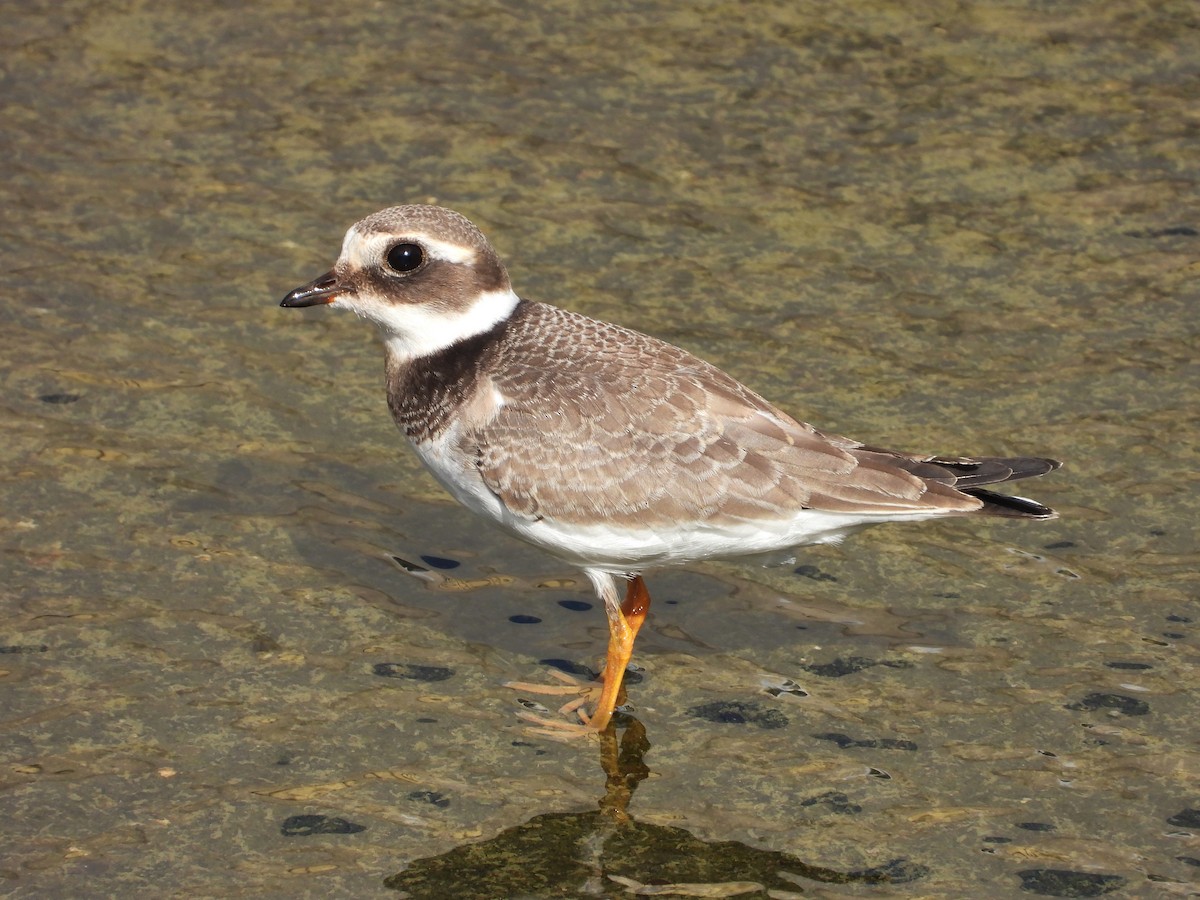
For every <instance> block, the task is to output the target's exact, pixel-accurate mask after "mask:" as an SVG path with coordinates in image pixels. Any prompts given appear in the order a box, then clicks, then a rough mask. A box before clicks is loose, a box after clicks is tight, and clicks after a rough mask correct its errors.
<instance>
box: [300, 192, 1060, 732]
mask: <svg viewBox="0 0 1200 900" xmlns="http://www.w3.org/2000/svg"><path fill="white" fill-rule="evenodd" d="M318 304H328V305H330V306H333V307H337V308H344V309H349V310H351V311H353V312H355V313H357V314H358V315H359V316H362V317H363V318H364V319H368V320H370V321H371V322H373V323H374V324H375V325H376V326H377V327H378V329H379V331H380V332H381V334H382V337H383V343H384V347H385V351H386V362H387V365H386V372H387V400H388V406H389V408H390V409H391V412H392V416H393V418H394V419H395V421H396V424H397V425H398V426H399V428H400V430H401V431H403V432H404V434H405V435H406V436H407V437H408V439H409V441H410V442H411V443H412V445H413V447H414V448H415V450H416V452H417V454H418V455H419V456H420V458H421V459H422V461H423V462H424V463H425V465H426V466H428V468H429V470H430V471H431V472H432V473H433V475H434V477H435V478H437V480H438V481H439V482H441V484H442V485H443V486H444V487H445V488H446V490H447V491H449V492H450V493H451V494H452V495H453V496H454V497H455V498H456V499H457V500H459V501H460V502H461V503H462V504H463V505H465V506H466V507H467V508H469V509H471V510H472V511H474V512H476V513H478V514H479V515H480V516H482V517H483V518H485V519H487V520H488V521H490V522H493V523H495V524H497V525H499V526H500V527H502V528H504V529H506V530H507V531H509V532H511V533H512V534H514V535H516V536H517V537H519V538H522V539H524V540H526V541H528V542H529V543H531V544H534V545H536V546H538V547H541V548H543V549H544V550H547V551H548V552H550V553H552V554H553V555H554V556H556V557H558V558H559V559H562V560H565V561H567V562H569V563H572V564H574V565H575V566H578V567H579V568H580V569H582V570H583V572H584V574H585V575H587V577H588V578H589V579H590V580H591V583H592V585H593V586H594V587H595V590H596V593H597V595H598V596H599V598H600V600H601V601H602V602H603V604H604V609H605V612H606V613H607V616H608V628H609V642H608V653H607V660H606V664H605V668H604V670H603V673H602V675H601V678H602V682H603V683H602V686H600V685H597V686H595V687H594V688H593V689H592V692H591V694H590V697H591V698H592V700H593V701H594V707H593V709H592V711H591V713H590V714H589V713H587V712H585V711H584V710H583V709H582V706H581V705H579V706H580V708H579V709H578V710H577V715H578V717H579V719H580V722H578V723H572V724H570V725H568V723H566V722H565V721H564V722H562V723H559V724H561V726H562V728H563V730H564V731H568V732H578V733H587V732H594V731H600V730H603V729H604V728H605V727H606V726H607V725H608V723H609V720H610V718H611V716H612V713H613V709H614V707H615V706H616V704H617V702H618V697H619V695H620V694H621V682H622V679H623V678H624V674H625V669H626V666H627V665H628V663H629V659H630V656H631V654H632V652H633V642H634V638H635V637H636V635H637V632H638V629H639V628H640V627H641V625H642V622H643V621H644V620H645V617H646V611H647V609H648V608H649V605H650V596H649V594H648V593H647V591H646V587H645V584H644V582H643V581H642V577H641V573H642V572H644V571H645V570H647V569H652V568H655V567H658V566H668V565H679V564H686V563H691V562H695V561H698V560H706V559H727V558H735V557H753V556H764V555H768V554H777V553H779V552H780V551H787V550H790V549H792V548H795V547H798V546H801V545H804V544H815V543H823V542H834V541H838V540H841V538H843V537H844V536H845V535H846V534H847V533H849V532H851V531H854V530H856V529H858V528H860V527H862V526H865V525H873V524H877V523H882V522H901V521H905V522H910V521H919V520H922V519H935V518H942V517H946V516H978V515H991V516H1008V517H1011V518H1019V519H1049V518H1052V517H1054V516H1055V513H1054V511H1053V510H1051V509H1049V508H1048V507H1045V506H1043V505H1042V504H1040V503H1037V502H1035V501H1033V500H1027V499H1024V498H1022V497H1015V496H1009V495H1005V494H998V493H994V492H993V491H991V490H988V489H986V488H985V487H984V486H985V485H991V484H998V483H1001V482H1006V481H1015V480H1017V479H1020V478H1030V477H1033V476H1036V475H1044V474H1046V473H1047V472H1050V471H1052V470H1054V469H1056V468H1058V466H1059V463H1058V462H1057V461H1056V460H1052V459H1043V458H1038V457H1015V458H1009V457H990V456H975V457H960V456H939V455H925V454H910V453H898V452H895V451H892V450H885V449H882V448H879V447H872V446H869V445H867V444H863V443H861V442H860V441H855V440H851V439H850V438H845V437H841V436H839V435H836V434H830V433H828V432H824V431H820V430H818V429H817V428H814V427H813V426H811V425H807V424H805V423H803V422H799V421H797V420H796V419H793V418H792V417H791V416H789V415H788V414H787V413H784V412H782V411H780V410H779V409H777V408H776V407H775V406H773V405H771V404H770V403H768V402H767V401H766V400H764V399H763V398H762V397H760V396H759V395H758V394H756V393H755V392H754V391H752V390H750V389H749V388H747V387H745V386H744V385H742V384H741V383H740V382H738V381H737V380H736V379H734V378H733V377H731V376H730V375H727V374H726V373H725V372H722V371H721V370H720V369H718V368H716V367H715V366H712V365H710V364H709V363H706V362H704V361H703V360H701V359H698V358H697V357H695V356H693V355H692V354H691V353H688V352H687V351H686V350H682V349H680V348H679V347H675V346H673V345H671V344H668V343H665V342H664V341H661V340H658V339H656V338H653V337H650V336H648V335H645V334H641V333H640V332H637V331H632V330H630V329H628V328H622V327H620V326H619V325H612V324H609V323H608V322H602V321H598V320H596V319H591V318H588V317H587V316H583V315H580V314H578V313H574V312H568V311H567V310H564V309H560V308H558V307H555V306H550V305H548V304H545V303H536V302H533V301H530V300H524V299H522V298H521V297H519V296H518V295H517V294H516V293H514V291H513V289H512V285H511V283H510V282H509V277H508V273H507V271H506V270H505V267H504V264H503V263H502V262H501V261H500V258H499V257H498V256H497V254H496V252H495V250H493V249H492V246H491V244H489V243H488V241H487V239H486V238H485V237H484V236H483V234H482V233H481V232H480V231H479V229H478V228H476V227H475V226H474V225H473V224H472V223H471V222H469V221H468V220H467V219H465V218H464V217H463V216H461V215H459V214H458V213H455V212H452V211H450V210H448V209H443V208H441V207H436V206H423V205H415V206H397V207H392V208H390V209H385V210H383V211H381V212H377V213H375V214H374V215H371V216H368V217H367V218H365V219H363V220H362V221H361V222H358V223H357V224H355V225H354V226H353V227H351V228H350V230H349V231H347V232H346V238H345V241H344V242H343V244H342V252H341V256H340V257H339V258H338V260H337V263H336V264H335V265H334V267H333V269H332V271H330V272H328V273H327V274H325V275H322V276H321V277H320V278H317V279H316V280H315V281H312V282H310V283H309V284H306V285H304V286H303V287H299V288H296V289H295V290H294V291H292V292H291V293H289V294H288V295H287V296H286V297H284V298H283V302H282V304H281V305H282V306H285V307H303V306H315V305H318ZM622 581H625V582H627V584H626V590H625V597H624V599H622V597H621V595H620V592H619V585H620V583H621V582H622ZM597 694H598V697H597V696H596V695H597ZM566 708H567V707H564V709H566ZM537 721H538V723H539V724H541V725H549V724H550V723H549V722H548V721H547V720H544V719H540V720H537Z"/></svg>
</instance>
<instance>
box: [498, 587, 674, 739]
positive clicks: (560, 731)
mask: <svg viewBox="0 0 1200 900" xmlns="http://www.w3.org/2000/svg"><path fill="white" fill-rule="evenodd" d="M590 574H591V573H589V575H590ZM593 581H594V583H595V584H596V590H597V593H598V594H599V595H600V598H601V599H602V600H603V601H604V610H605V612H606V613H607V615H608V654H607V657H606V660H605V664H604V671H603V672H601V674H600V681H601V684H599V685H593V686H592V687H590V688H582V689H581V688H580V687H579V685H578V684H577V683H575V682H573V680H572V679H571V678H570V677H569V676H566V675H559V673H557V672H555V673H554V674H555V675H557V676H558V677H559V678H561V679H562V680H564V681H566V682H569V684H567V685H558V686H553V687H550V686H542V685H535V684H528V683H526V682H509V683H508V687H511V688H516V689H518V690H527V691H532V692H534V693H538V694H575V695H577V696H576V699H575V700H573V701H571V702H570V703H567V704H566V705H565V706H563V707H562V709H560V710H559V712H560V713H564V714H566V713H571V712H574V713H576V715H578V716H579V718H580V720H581V721H582V724H576V725H572V724H569V723H567V722H558V721H554V720H551V719H545V718H542V717H540V716H536V715H533V714H532V713H521V714H520V717H521V718H522V719H525V720H526V721H527V722H532V723H533V724H535V725H537V726H539V728H538V729H537V730H538V731H539V732H544V733H546V734H549V735H551V736H552V737H570V736H573V735H580V734H595V733H597V732H601V731H604V729H605V728H606V727H608V723H609V721H610V720H611V719H612V714H613V710H614V709H615V708H616V706H617V704H618V703H620V702H622V700H623V699H624V694H625V692H624V690H623V682H624V681H625V668H626V666H628V665H629V658H630V657H631V656H632V655H633V642H634V640H635V639H636V638H637V633H638V631H639V630H640V629H641V627H642V623H643V622H645V621H646V613H647V612H648V611H649V609H650V593H649V592H648V591H647V590H646V583H645V582H644V581H643V580H642V577H641V576H640V575H636V576H634V577H633V578H631V579H630V580H629V586H628V587H627V588H626V591H625V602H624V603H619V602H618V599H617V598H618V594H617V591H616V583H615V579H614V578H613V576H611V575H608V574H607V573H602V574H599V575H597V576H595V577H594V578H593ZM596 694H599V695H600V696H599V699H597V700H596V705H595V708H594V710H593V712H592V714H591V715H590V716H589V715H588V714H587V713H585V712H584V711H583V706H584V705H585V704H586V703H587V702H588V701H589V700H590V699H591V698H592V697H595V696H596Z"/></svg>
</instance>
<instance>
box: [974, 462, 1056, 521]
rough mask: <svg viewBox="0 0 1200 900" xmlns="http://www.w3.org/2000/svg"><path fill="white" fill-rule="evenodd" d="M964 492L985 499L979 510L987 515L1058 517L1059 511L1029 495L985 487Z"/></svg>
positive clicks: (1032, 517)
mask: <svg viewBox="0 0 1200 900" xmlns="http://www.w3.org/2000/svg"><path fill="white" fill-rule="evenodd" d="M1047 462H1055V460H1047ZM1060 465H1061V463H1060ZM1055 468H1057V466H1055ZM1047 471H1053V469H1047ZM963 493H964V494H970V495H971V496H972V497H975V498H977V499H979V500H982V501H983V507H982V508H981V509H980V510H979V511H978V512H979V513H980V514H982V515H985V516H1007V517H1009V518H1012V519H1057V518H1058V513H1057V512H1055V511H1054V510H1052V509H1051V508H1050V507H1048V506H1044V505H1042V504H1041V503H1038V502H1037V501H1036V500H1030V499H1029V498H1028V497H1014V496H1012V495H1011V494H997V493H996V492H995V491H988V490H984V489H983V488H966V489H965V490H963Z"/></svg>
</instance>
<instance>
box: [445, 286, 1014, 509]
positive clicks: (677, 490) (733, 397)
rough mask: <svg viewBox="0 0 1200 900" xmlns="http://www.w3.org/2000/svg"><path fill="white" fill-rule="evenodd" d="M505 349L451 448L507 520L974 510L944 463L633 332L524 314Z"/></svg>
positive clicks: (554, 315) (542, 309)
mask: <svg viewBox="0 0 1200 900" xmlns="http://www.w3.org/2000/svg"><path fill="white" fill-rule="evenodd" d="M506 351H511V352H504V353H503V354H502V357H501V359H499V360H498V361H497V362H498V365H497V367H496V368H495V369H493V374H492V379H491V380H492V386H493V387H494V388H495V389H496V390H497V391H498V392H499V393H500V394H501V395H502V396H503V398H504V405H503V407H502V408H501V409H500V411H499V412H498V414H497V415H496V416H495V417H494V418H492V419H491V420H490V421H488V422H487V423H486V424H484V425H482V426H479V427H477V428H475V429H473V430H471V431H469V432H467V433H465V434H463V435H462V442H463V449H464V450H466V451H468V452H470V453H472V454H473V455H474V456H475V458H476V459H477V460H478V466H479V469H480V472H481V473H482V475H483V478H484V480H485V481H486V483H487V484H488V486H489V487H490V488H491V490H493V491H494V492H495V493H496V494H497V495H498V496H499V497H500V498H501V499H502V500H503V501H504V503H505V504H506V505H507V506H508V507H509V509H511V510H512V511H513V512H515V513H517V514H519V515H524V516H528V517H531V518H536V517H549V518H553V519H556V520H559V521H563V522H596V521H598V520H599V521H610V522H613V523H619V522H622V521H636V522H639V523H641V524H643V525H650V526H654V525H657V524H668V523H682V522H706V521H707V522H712V523H713V524H717V523H722V524H724V523H729V522H733V521H737V520H752V521H753V520H774V521H778V520H779V519H781V518H787V517H790V516H791V515H792V514H794V513H795V512H798V511H799V510H800V509H802V508H806V507H807V508H813V509H821V510H830V511H838V512H858V513H862V514H864V516H866V517H870V516H874V515H878V516H880V517H881V518H887V517H889V515H895V514H904V513H911V512H916V511H928V512H932V513H935V514H936V513H938V512H942V513H953V512H970V511H974V510H978V509H980V508H981V507H982V506H983V501H981V500H980V499H977V498H975V497H972V496H969V495H967V494H964V493H962V492H961V491H958V490H955V489H954V488H953V487H952V485H953V483H954V482H955V480H956V476H955V475H954V474H953V472H951V471H948V470H947V468H946V467H945V466H942V465H939V464H938V463H937V462H931V461H929V458H917V457H907V456H902V455H896V454H890V453H888V452H887V451H878V450H871V449H867V448H864V447H862V445H861V444H858V443H857V442H854V441H850V440H848V439H845V438H840V437H837V436H833V435H826V434H823V433H821V432H819V431H817V430H816V429H814V428H812V427H811V426H809V425H805V424H803V423H800V422H796V421H795V420H793V419H791V418H790V417H788V416H786V415H785V414H784V413H782V412H780V411H778V410H776V409H775V408H774V407H772V406H771V405H770V404H768V403H767V402H766V401H765V400H763V399H762V398H761V397H759V396H758V395H757V394H755V393H753V392H752V391H750V390H749V389H748V388H746V387H744V386H743V385H741V384H739V383H738V382H737V381H735V380H734V379H732V378H730V377H729V376H728V375H726V374H724V373H723V372H721V371H720V370H718V369H716V368H715V367H713V366H711V365H709V364H707V363H705V362H703V361H702V360H699V359H697V358H696V357H694V356H692V355H691V354H689V353H687V352H686V351H684V350H681V349H679V348H677V347H673V346H671V345H669V344H665V343H663V342H661V341H658V340H656V339H654V338H651V337H648V336H646V335H642V334H639V333H637V332H632V331H627V330H625V329H621V328H618V327H617V326H614V325H609V324H607V323H603V322H598V321H596V320H592V319H588V318H586V317H583V316H579V315H576V314H573V313H569V312H566V311H563V310H559V309H557V308H555V307H551V306H545V305H542V304H529V309H528V310H527V312H526V314H525V315H524V316H523V317H522V321H521V322H520V323H517V327H516V328H515V329H513V330H510V333H509V341H508V343H507V347H506ZM963 462H966V461H963ZM980 465H982V463H981V464H980ZM981 477H983V476H981ZM990 480H991V481H996V480H1003V479H1001V478H991V479H990Z"/></svg>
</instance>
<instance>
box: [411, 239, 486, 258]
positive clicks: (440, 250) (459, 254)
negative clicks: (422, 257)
mask: <svg viewBox="0 0 1200 900" xmlns="http://www.w3.org/2000/svg"><path fill="white" fill-rule="evenodd" d="M419 241H420V243H421V244H422V245H423V246H424V247H425V249H426V250H428V251H429V255H430V256H432V257H433V258H434V259H440V260H443V261H444V262H448V263H457V264H460V265H470V264H471V263H473V262H475V251H474V250H473V249H471V248H470V247H464V246H463V245H462V244H452V243H450V242H449V241H439V240H438V239H437V238H431V237H427V236H426V235H421V236H420V237H419Z"/></svg>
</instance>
